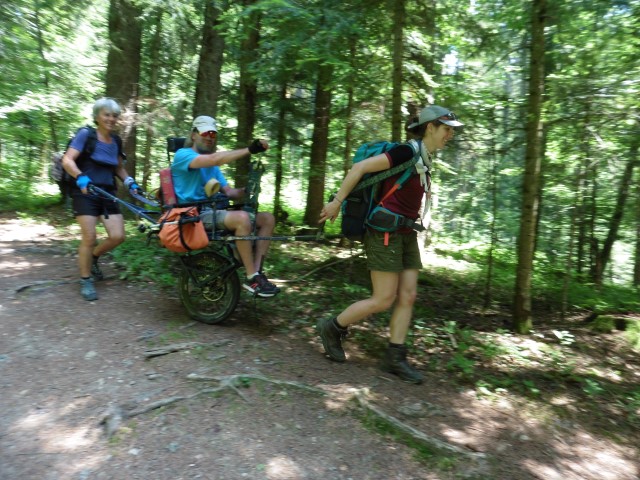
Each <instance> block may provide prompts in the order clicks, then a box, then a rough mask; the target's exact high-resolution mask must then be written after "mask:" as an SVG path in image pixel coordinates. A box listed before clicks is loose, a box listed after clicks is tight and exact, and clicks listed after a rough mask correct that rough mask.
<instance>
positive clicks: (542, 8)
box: [513, 0, 546, 333]
mask: <svg viewBox="0 0 640 480" xmlns="http://www.w3.org/2000/svg"><path fill="white" fill-rule="evenodd" d="M545 16H546V0H533V4H532V19H531V59H530V79H529V100H528V112H527V123H526V135H527V138H526V156H525V171H524V180H523V191H522V210H521V215H520V232H519V235H518V243H517V255H518V265H517V267H516V284H515V297H514V310H513V326H514V329H515V331H516V332H518V333H528V332H529V331H530V330H531V327H532V318H531V277H532V271H533V255H534V245H535V240H536V239H535V236H536V231H535V227H536V221H537V216H538V213H539V211H538V185H539V184H540V165H541V149H542V134H543V127H542V123H541V111H542V101H543V100H542V96H543V93H544V50H545V42H544V24H545Z"/></svg>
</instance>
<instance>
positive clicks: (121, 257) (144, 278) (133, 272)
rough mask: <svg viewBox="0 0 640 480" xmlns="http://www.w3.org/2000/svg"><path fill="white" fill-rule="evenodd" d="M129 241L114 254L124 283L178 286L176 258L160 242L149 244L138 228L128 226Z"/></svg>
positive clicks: (153, 241)
mask: <svg viewBox="0 0 640 480" xmlns="http://www.w3.org/2000/svg"><path fill="white" fill-rule="evenodd" d="M126 233H127V240H126V241H125V242H124V243H123V244H122V245H120V246H119V247H118V248H116V249H115V250H113V251H112V252H111V256H112V258H113V259H114V261H115V263H116V265H117V266H118V267H119V269H120V274H119V277H120V278H121V279H123V280H124V279H127V280H133V281H138V282H148V283H155V284H158V285H160V286H165V287H166V286H173V285H175V278H176V277H175V275H176V268H175V261H176V260H177V259H176V258H175V255H174V254H172V253H171V252H169V251H168V250H166V249H164V248H161V247H160V245H159V244H158V241H157V239H155V240H151V243H150V244H147V238H146V236H144V235H141V234H140V232H138V231H137V224H135V223H133V222H127V223H126Z"/></svg>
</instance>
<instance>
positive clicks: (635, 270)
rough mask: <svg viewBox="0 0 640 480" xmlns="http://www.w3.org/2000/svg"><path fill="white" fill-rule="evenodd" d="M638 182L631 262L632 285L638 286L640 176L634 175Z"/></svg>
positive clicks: (639, 272) (639, 261) (639, 265)
mask: <svg viewBox="0 0 640 480" xmlns="http://www.w3.org/2000/svg"><path fill="white" fill-rule="evenodd" d="M636 177H637V178H638V181H637V182H636V188H635V194H636V204H635V210H636V211H635V218H636V246H635V255H634V261H633V284H634V285H635V286H636V287H637V286H640V174H636Z"/></svg>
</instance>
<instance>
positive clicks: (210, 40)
mask: <svg viewBox="0 0 640 480" xmlns="http://www.w3.org/2000/svg"><path fill="white" fill-rule="evenodd" d="M205 3H206V7H205V10H204V25H203V26H202V45H201V47H200V60H199V61H198V75H197V78H196V93H195V97H194V99H193V117H194V118H195V117H197V116H198V115H209V116H210V117H215V116H216V115H217V114H218V97H219V96H220V89H221V83H220V72H221V71H222V64H223V61H224V59H223V53H224V47H225V44H224V38H223V37H222V36H221V35H220V31H219V30H218V28H219V26H220V13H221V11H220V8H219V7H218V6H217V5H216V3H217V2H213V1H208V2H205Z"/></svg>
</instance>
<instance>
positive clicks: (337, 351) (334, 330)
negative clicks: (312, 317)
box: [316, 318, 347, 362]
mask: <svg viewBox="0 0 640 480" xmlns="http://www.w3.org/2000/svg"><path fill="white" fill-rule="evenodd" d="M316 328H317V330H318V334H320V338H321V339H322V346H323V347H324V351H325V353H326V354H327V355H328V356H329V358H330V359H331V360H333V361H334V362H344V361H345V360H346V359H347V357H346V355H345V354H344V350H343V349H342V339H343V338H344V337H346V336H347V329H346V328H340V327H338V326H337V325H336V324H335V323H334V321H333V318H324V319H320V320H318V324H317V325H316Z"/></svg>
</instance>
